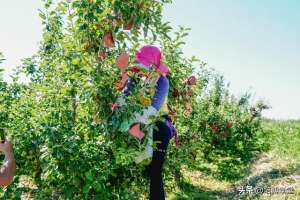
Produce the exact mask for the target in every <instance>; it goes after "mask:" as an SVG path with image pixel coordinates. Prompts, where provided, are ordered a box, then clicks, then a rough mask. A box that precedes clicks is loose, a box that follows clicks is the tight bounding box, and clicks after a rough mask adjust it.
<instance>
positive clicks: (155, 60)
mask: <svg viewBox="0 0 300 200" xmlns="http://www.w3.org/2000/svg"><path fill="white" fill-rule="evenodd" d="M135 61H136V62H138V63H140V64H142V65H143V68H146V69H148V70H149V69H150V65H151V64H152V65H154V66H155V67H156V68H155V70H156V71H157V72H159V73H161V74H164V75H167V74H168V72H169V69H168V67H167V66H165V65H163V64H162V62H161V52H160V49H159V48H157V47H155V46H152V45H146V46H143V47H142V48H141V49H140V50H138V51H137V52H136V54H135Z"/></svg>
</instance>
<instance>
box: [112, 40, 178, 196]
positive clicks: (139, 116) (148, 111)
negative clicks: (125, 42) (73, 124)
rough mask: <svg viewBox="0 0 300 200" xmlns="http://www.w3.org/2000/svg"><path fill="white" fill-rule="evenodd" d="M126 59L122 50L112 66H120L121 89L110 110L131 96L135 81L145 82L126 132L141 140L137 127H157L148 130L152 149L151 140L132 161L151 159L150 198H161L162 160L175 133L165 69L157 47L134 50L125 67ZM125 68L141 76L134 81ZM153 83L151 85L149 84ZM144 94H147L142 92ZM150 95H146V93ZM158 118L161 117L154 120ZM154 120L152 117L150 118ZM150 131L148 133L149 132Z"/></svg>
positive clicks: (149, 170)
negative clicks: (138, 107) (131, 60)
mask: <svg viewBox="0 0 300 200" xmlns="http://www.w3.org/2000/svg"><path fill="white" fill-rule="evenodd" d="M128 62H129V57H128V54H126V53H122V54H121V55H120V56H119V57H118V58H117V61H116V65H117V66H118V67H119V68H120V69H121V72H122V80H121V81H120V82H119V83H118V88H119V89H123V93H122V95H121V96H120V97H118V99H117V101H116V103H115V104H114V105H113V107H112V109H113V110H115V109H116V108H117V107H121V106H125V105H126V99H127V98H128V97H129V96H130V95H131V91H132V90H133V89H134V88H135V87H136V86H137V85H139V84H143V81H144V82H149V83H150V84H148V86H149V85H150V86H153V87H152V88H151V87H148V89H149V91H148V92H147V89H145V90H144V88H142V90H143V91H141V92H140V95H139V96H138V97H137V98H139V102H140V103H141V105H143V106H144V109H143V110H142V112H136V113H135V114H134V115H133V116H134V119H133V120H132V123H131V125H130V126H129V128H128V132H129V133H130V134H131V135H132V136H134V137H136V138H138V139H142V138H143V137H144V136H145V133H144V132H143V131H142V130H141V126H147V125H149V124H151V123H154V124H155V126H156V127H157V129H155V128H154V129H152V130H151V131H152V132H151V133H152V135H151V136H153V137H151V136H150V137H151V138H153V143H155V144H156V143H157V145H156V146H154V148H152V143H150V144H148V147H147V148H146V150H145V152H143V154H141V155H139V156H138V157H137V158H136V160H135V161H136V163H139V162H141V161H142V160H144V159H147V158H149V157H150V158H151V157H152V159H151V163H150V164H149V165H148V166H147V168H146V169H147V171H148V172H149V174H150V199H151V200H163V199H165V194H164V186H163V178H162V170H163V163H164V160H165V155H166V151H167V147H168V144H169V140H170V139H171V138H172V137H173V136H174V135H175V134H176V130H175V128H174V126H173V124H172V122H171V119H170V118H169V116H168V107H167V96H168V92H169V80H168V78H167V74H168V72H169V69H168V67H167V66H165V65H163V64H162V56H161V52H160V49H159V48H157V47H155V46H151V45H146V46H144V47H142V48H141V49H140V50H139V51H137V52H136V56H135V63H134V67H131V68H129V69H127V67H128ZM127 71H131V72H133V73H134V74H135V75H138V77H141V79H139V80H136V79H135V78H134V77H130V76H128V75H127ZM151 83H154V84H151ZM146 94H148V96H147V95H146ZM149 94H150V95H149ZM158 117H161V118H159V119H158ZM153 119H154V120H153ZM149 134H150V133H149Z"/></svg>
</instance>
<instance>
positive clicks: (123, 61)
mask: <svg viewBox="0 0 300 200" xmlns="http://www.w3.org/2000/svg"><path fill="white" fill-rule="evenodd" d="M128 62H129V56H128V54H127V53H125V52H123V53H121V54H120V55H119V56H118V58H117V60H116V65H117V67H118V68H119V69H120V70H121V71H122V72H124V71H125V70H126V68H127V66H128Z"/></svg>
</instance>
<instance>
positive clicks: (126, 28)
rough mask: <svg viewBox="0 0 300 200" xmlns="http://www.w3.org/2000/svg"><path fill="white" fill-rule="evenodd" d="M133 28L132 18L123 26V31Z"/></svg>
mask: <svg viewBox="0 0 300 200" xmlns="http://www.w3.org/2000/svg"><path fill="white" fill-rule="evenodd" d="M132 27H133V18H131V19H130V20H129V21H128V22H127V23H126V24H123V29H124V30H126V31H130V30H131V29H132Z"/></svg>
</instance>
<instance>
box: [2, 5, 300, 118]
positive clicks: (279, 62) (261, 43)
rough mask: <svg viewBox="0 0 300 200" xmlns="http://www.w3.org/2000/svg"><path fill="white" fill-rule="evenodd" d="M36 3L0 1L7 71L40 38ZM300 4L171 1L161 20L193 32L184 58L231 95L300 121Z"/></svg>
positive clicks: (269, 113)
mask: <svg viewBox="0 0 300 200" xmlns="http://www.w3.org/2000/svg"><path fill="white" fill-rule="evenodd" d="M40 6H41V3H40V1H39V0H26V1H20V0H19V1H17V0H10V1H8V0H7V1H3V2H1V7H0V24H1V28H0V51H2V52H3V53H4V55H5V57H6V59H7V61H6V62H5V63H4V65H5V66H8V67H6V69H7V71H8V72H9V71H11V69H12V68H13V67H14V66H16V65H18V64H20V59H21V58H24V57H29V56H30V55H32V54H33V53H34V52H35V51H36V50H37V47H38V42H39V40H40V38H41V24H40V21H39V18H38V15H37V9H38V8H39V7H40ZM299 10H300V1H298V0H286V1H282V0H264V1H260V0H219V1H211V0H187V1H183V0H177V1H176V0H175V1H174V3H173V4H171V5H167V6H166V7H165V9H164V19H165V20H167V21H170V22H171V24H172V25H173V26H174V27H176V26H177V25H184V26H187V27H190V28H192V31H191V32H190V35H189V36H188V37H187V39H186V46H185V48H184V52H185V53H186V55H187V56H191V55H196V56H198V57H199V58H200V59H201V60H203V61H205V62H208V63H209V66H210V67H214V68H215V69H216V70H217V71H218V72H220V73H222V74H224V76H225V78H226V80H227V81H229V82H230V90H231V91H232V92H233V93H234V94H236V95H240V94H242V93H243V92H244V91H250V92H252V93H253V94H254V97H255V98H254V99H260V98H262V99H264V100H266V101H267V102H268V103H269V104H270V105H271V106H272V107H273V108H272V109H271V110H269V111H267V112H265V113H264V115H265V116H266V117H271V118H276V119H291V118H294V119H296V118H300V108H299V104H300V92H299V86H300V78H299V75H300V55H299V54H300V37H299V36H300V25H299V21H300V12H299Z"/></svg>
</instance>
